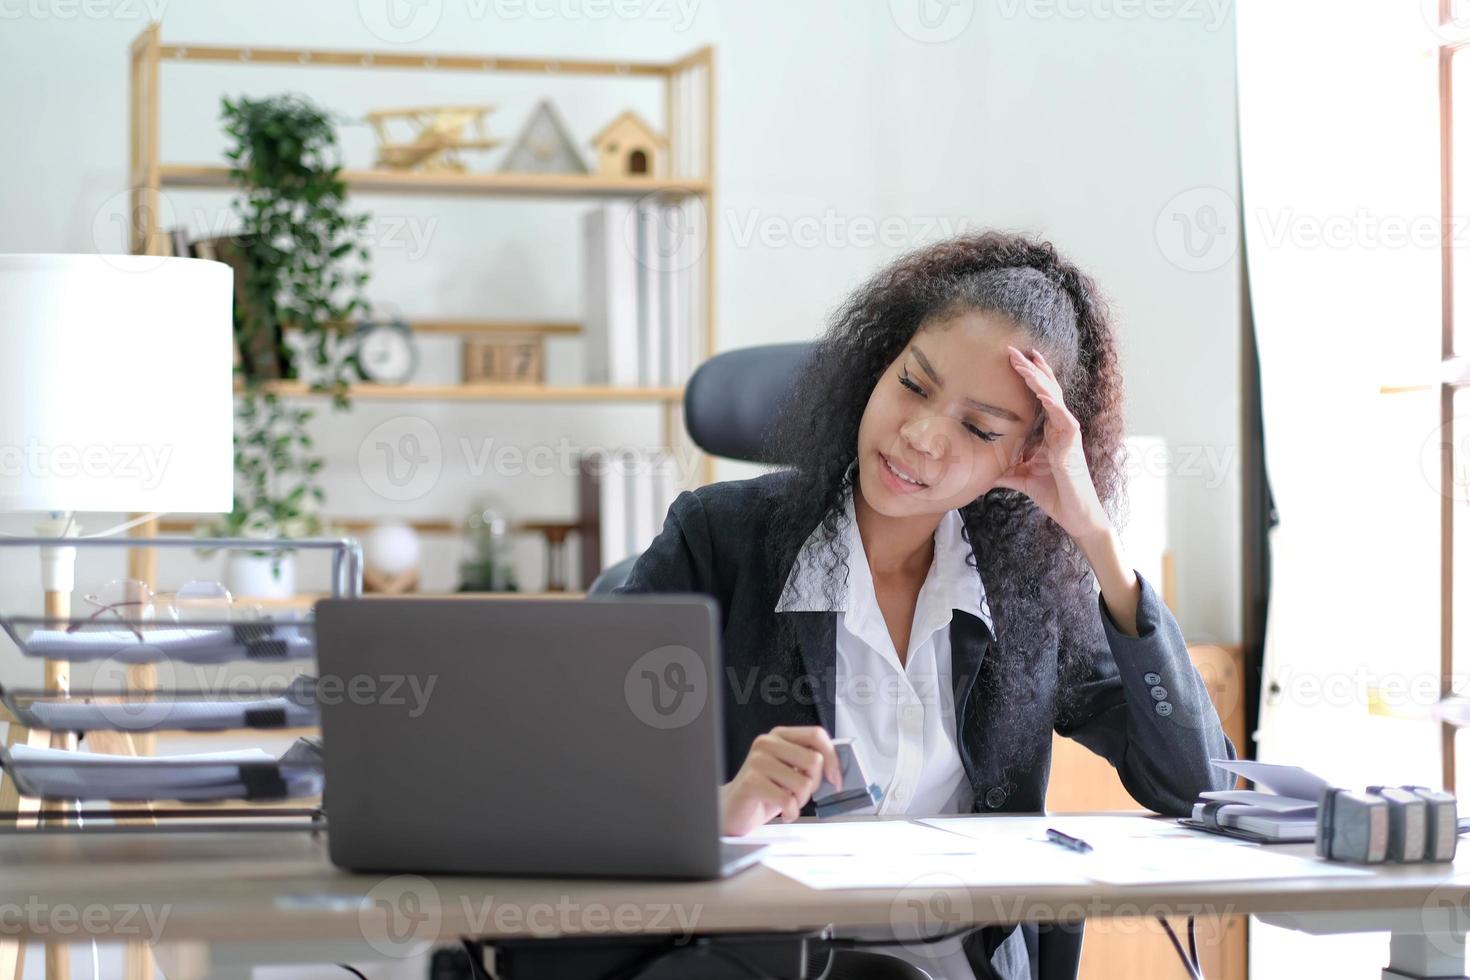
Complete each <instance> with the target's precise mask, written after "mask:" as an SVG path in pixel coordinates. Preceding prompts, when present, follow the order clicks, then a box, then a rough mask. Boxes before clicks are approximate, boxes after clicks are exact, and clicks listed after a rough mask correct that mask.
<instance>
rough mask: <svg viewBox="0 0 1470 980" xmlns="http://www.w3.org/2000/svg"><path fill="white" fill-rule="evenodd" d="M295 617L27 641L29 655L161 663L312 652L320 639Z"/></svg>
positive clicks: (42, 634) (53, 633)
mask: <svg viewBox="0 0 1470 980" xmlns="http://www.w3.org/2000/svg"><path fill="white" fill-rule="evenodd" d="M309 632H310V628H309V627H308V628H307V629H305V630H304V629H303V628H302V627H301V626H299V625H296V624H293V623H271V622H263V623H241V624H238V625H235V626H212V627H207V628H206V627H200V628H195V629H185V628H177V627H164V628H160V629H144V630H143V631H142V635H143V639H142V640H139V639H138V636H137V634H135V633H133V632H132V631H131V630H125V629H124V630H78V631H77V632H75V633H69V632H67V631H66V630H36V631H35V632H34V633H32V634H31V635H30V637H29V638H27V639H26V641H25V643H24V644H23V645H22V651H23V652H24V653H25V654H26V656H28V657H45V658H47V659H50V660H66V661H70V662H72V663H84V662H90V661H94V660H116V661H118V662H119V663H129V664H131V663H139V664H143V663H156V662H158V661H160V660H178V661H182V662H184V663H192V664H218V663H230V662H232V661H236V660H261V659H270V660H289V659H299V658H302V657H310V656H312V655H313V654H314V653H315V650H316V645H315V644H314V643H313V642H312V640H311V636H310V635H309Z"/></svg>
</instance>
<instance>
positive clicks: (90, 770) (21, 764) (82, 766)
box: [0, 738, 322, 803]
mask: <svg viewBox="0 0 1470 980" xmlns="http://www.w3.org/2000/svg"><path fill="white" fill-rule="evenodd" d="M0 764H3V766H4V768H5V770H6V771H7V772H8V773H9V774H10V775H11V776H13V777H14V779H15V784H16V788H17V789H19V790H20V792H21V795H23V796H27V797H34V798H37V799H42V800H72V801H75V800H106V801H128V800H136V801H155V802H156V801H170V800H176V801H181V802H191V803H204V802H220V801H226V800H249V801H268V800H291V799H301V798H305V797H312V796H319V795H320V794H321V791H322V765H321V743H320V742H319V741H318V740H316V739H312V738H299V739H297V740H296V742H295V744H293V745H292V746H291V747H290V748H289V749H287V750H286V751H285V752H284V753H283V754H281V755H280V756H272V755H271V754H270V753H268V752H266V751H265V750H263V749H245V750H240V751H233V752H204V753H198V754H194V755H178V756H164V757H160V758H152V757H143V758H140V757H137V756H128V755H110V754H105V753H97V752H71V751H65V750H59V749H46V748H32V747H30V746H26V745H17V746H14V747H12V748H11V749H9V750H8V751H7V750H4V749H0Z"/></svg>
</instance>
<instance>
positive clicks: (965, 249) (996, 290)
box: [767, 231, 1123, 715]
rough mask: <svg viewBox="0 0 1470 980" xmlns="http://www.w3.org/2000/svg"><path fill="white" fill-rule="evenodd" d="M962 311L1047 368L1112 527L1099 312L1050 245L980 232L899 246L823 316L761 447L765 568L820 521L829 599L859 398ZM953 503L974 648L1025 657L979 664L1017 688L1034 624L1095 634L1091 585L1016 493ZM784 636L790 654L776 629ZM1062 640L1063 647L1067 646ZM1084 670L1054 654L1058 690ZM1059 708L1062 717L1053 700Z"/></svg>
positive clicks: (1116, 483)
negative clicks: (772, 489)
mask: <svg viewBox="0 0 1470 980" xmlns="http://www.w3.org/2000/svg"><path fill="white" fill-rule="evenodd" d="M972 310H975V311H983V312H988V313H995V314H1000V315H1003V316H1005V317H1008V318H1009V319H1010V320H1012V321H1014V322H1015V323H1016V325H1018V326H1019V327H1020V328H1021V329H1022V330H1023V331H1025V333H1026V334H1027V335H1028V336H1029V337H1030V339H1031V342H1032V344H1033V345H1034V346H1035V347H1036V348H1038V349H1039V350H1040V351H1041V353H1042V354H1043V355H1044V356H1045V357H1046V359H1047V361H1048V362H1049V363H1050V364H1051V365H1052V367H1053V369H1054V370H1055V371H1056V373H1057V377H1058V380H1059V381H1060V382H1061V386H1062V392H1063V395H1064V398H1065V401H1066V405H1067V407H1068V409H1069V410H1070V411H1071V412H1072V414H1073V415H1074V416H1076V418H1077V420H1078V422H1079V423H1080V424H1081V430H1082V441H1083V447H1084V451H1085V453H1086V458H1087V465H1088V468H1089V470H1090V471H1091V474H1092V479H1093V482H1094V485H1095V486H1096V488H1097V493H1098V497H1099V499H1100V500H1101V501H1102V503H1103V506H1104V508H1105V510H1106V511H1107V513H1108V515H1109V517H1110V518H1111V519H1113V520H1114V521H1115V522H1116V520H1117V519H1118V515H1119V511H1120V510H1121V508H1122V507H1123V470H1122V459H1121V456H1120V452H1121V444H1122V436H1123V383H1122V377H1121V375H1120V373H1119V370H1118V352H1117V342H1116V338H1115V336H1114V332H1113V326H1112V323H1111V321H1110V319H1109V314H1108V311H1107V307H1106V305H1105V303H1104V302H1103V300H1102V298H1101V297H1100V296H1099V295H1098V290H1097V287H1096V286H1095V285H1094V283H1093V281H1092V280H1091V279H1089V278H1088V277H1087V276H1086V275H1084V274H1083V273H1082V272H1081V271H1079V270H1078V269H1077V268H1076V266H1074V265H1072V264H1071V263H1070V262H1068V261H1067V260H1066V259H1064V258H1062V257H1061V256H1059V255H1058V254H1057V252H1056V249H1055V248H1053V246H1052V245H1051V244H1050V243H1049V242H1044V241H1036V240H1033V239H1030V238H1027V237H1024V236H1022V235H1018V234H1009V233H1002V232H995V231H990V232H983V233H976V234H969V235H963V236H960V237H957V238H952V239H948V240H945V241H941V242H938V243H936V244H933V245H929V246H927V247H924V248H920V249H918V250H916V251H913V252H910V253H909V254H906V255H904V256H902V257H900V258H899V259H898V260H897V261H895V262H894V263H893V264H891V265H889V266H888V267H886V268H884V269H882V270H881V271H879V272H878V273H877V274H876V275H874V276H873V277H872V278H871V279H869V280H868V281H867V282H866V283H864V284H863V285H862V286H861V287H860V288H858V289H857V291H856V292H854V293H853V294H852V295H851V296H850V297H848V299H847V300H846V301H845V302H844V303H843V304H842V306H841V307H839V308H838V310H837V311H836V313H835V314H834V315H833V318H832V321H831V324H830V326H829V328H828V329H827V331H826V333H825V335H824V336H823V337H822V338H821V339H820V340H819V341H818V342H817V344H816V345H815V349H814V352H813V354H812V357H811V359H810V360H809V361H808V363H807V372H805V373H804V374H803V384H802V385H801V387H800V389H799V390H798V391H795V392H793V393H792V395H791V396H790V398H789V399H788V401H787V402H786V404H785V405H784V406H783V407H782V410H781V412H780V415H779V421H778V422H777V424H776V427H775V429H774V431H773V432H772V433H771V434H770V441H769V446H770V449H771V453H772V454H771V457H770V458H773V459H776V460H780V461H782V462H783V463H784V464H786V465H789V466H790V467H791V468H792V473H791V477H790V479H789V480H787V481H786V482H785V484H784V491H783V493H782V494H781V497H780V499H779V500H778V501H777V504H776V506H775V508H774V510H773V513H772V516H771V523H770V525H769V527H768V532H767V533H768V534H769V538H768V548H769V549H770V554H771V557H772V559H773V560H774V561H775V565H774V568H775V569H778V570H791V569H792V568H793V564H794V562H795V561H796V560H797V558H798V557H799V556H800V553H801V550H802V546H803V545H804V544H805V542H806V540H807V538H808V537H809V536H810V535H811V534H812V532H813V530H814V529H816V528H817V526H818V525H819V524H820V525H821V526H822V527H823V528H824V529H825V530H826V532H827V541H826V547H825V548H823V549H820V550H819V551H818V552H817V558H818V561H819V563H820V565H821V571H822V572H823V574H822V575H821V579H822V580H823V581H824V582H825V588H826V590H827V594H828V597H829V598H831V599H834V600H835V599H836V598H837V596H838V595H839V594H840V592H841V591H842V589H843V587H844V586H843V585H842V584H840V583H845V581H846V574H847V559H848V555H847V553H846V552H847V548H846V546H845V544H844V543H843V540H842V539H843V535H842V531H843V530H844V528H843V525H844V524H845V523H846V513H845V510H844V508H843V501H844V497H845V494H846V493H847V491H848V489H849V484H850V482H851V477H849V476H848V471H849V466H850V464H851V463H852V462H853V461H854V459H856V456H857V437H858V425H859V423H860V422H861V420H862V417H863V412H864V409H865V408H866V407H867V403H868V399H869V396H870V395H871V394H872V391H873V388H874V386H875V385H876V384H877V380H878V378H879V377H880V376H881V375H882V374H883V372H884V371H885V370H886V369H887V368H888V366H889V365H890V364H891V363H892V362H893V360H894V358H896V357H897V356H898V355H899V354H900V352H901V351H902V350H903V349H904V348H905V347H906V346H907V345H908V344H909V342H910V341H911V339H912V338H913V336H914V333H915V331H917V330H918V329H919V328H920V326H923V325H929V324H937V323H941V322H943V321H944V320H945V319H947V318H949V317H951V316H954V315H958V314H962V313H965V312H967V311H972ZM1040 424H1041V419H1040V418H1038V422H1037V426H1036V428H1034V429H1033V430H1032V432H1031V433H1030V436H1029V438H1031V439H1033V440H1034V439H1035V438H1038V437H1039V434H1040ZM853 472H854V473H855V472H856V471H855V470H854V471H853ZM960 514H961V516H962V518H963V520H964V532H965V538H966V540H967V541H968V542H969V543H970V546H971V549H972V550H971V558H970V564H971V566H972V567H974V568H975V569H976V571H977V572H978V573H979V575H980V577H981V580H982V582H983V583H984V587H985V592H986V596H987V599H988V600H989V604H990V612H991V616H992V618H993V620H994V623H995V631H996V638H995V639H996V642H995V645H994V647H993V648H992V650H991V652H990V653H988V654H987V657H990V656H999V657H1002V658H1004V659H1005V661H1007V662H1009V663H1010V664H1011V665H1012V666H1014V667H1021V668H1026V669H1020V670H1014V669H1001V670H998V671H991V672H987V673H989V674H990V675H991V676H993V677H1000V678H1009V680H1007V681H1005V683H1008V684H1016V685H1022V686H1023V687H1024V686H1025V685H1027V682H1028V680H1029V679H1031V678H1033V677H1034V675H1035V674H1036V670H1037V668H1038V667H1039V666H1041V665H1039V664H1036V663H1035V662H1034V661H1035V658H1034V657H1033V656H1031V655H1029V654H1028V650H1029V651H1034V650H1036V648H1037V646H1038V645H1039V644H1038V635H1037V631H1047V632H1050V633H1052V634H1053V636H1056V637H1058V638H1062V637H1066V636H1068V635H1071V636H1084V635H1087V634H1088V633H1089V632H1092V633H1096V631H1097V628H1098V624H1097V622H1096V621H1097V617H1098V612H1097V607H1096V604H1095V600H1093V601H1091V602H1086V601H1078V600H1079V598H1081V597H1086V596H1090V595H1091V594H1092V570H1091V568H1090V566H1089V565H1088V564H1087V561H1086V559H1085V558H1084V557H1083V556H1082V554H1081V553H1080V551H1079V549H1078V548H1077V546H1076V543H1075V542H1073V541H1072V539H1071V537H1070V536H1069V535H1068V534H1067V533H1066V532H1065V531H1063V530H1062V528H1061V527H1060V526H1059V525H1058V524H1056V523H1055V522H1054V521H1052V520H1051V519H1050V518H1048V517H1047V516H1046V515H1045V514H1044V513H1042V511H1041V510H1040V508H1038V507H1037V506H1036V505H1035V503H1034V502H1032V500H1031V499H1030V498H1029V497H1027V496H1025V495H1024V494H1021V493H1019V492H1017V491H1013V490H1008V489H1004V488H996V489H992V490H990V491H989V492H988V493H986V494H985V495H984V496H983V497H981V498H979V499H977V500H975V501H973V502H971V503H969V504H967V505H965V506H964V507H962V508H960ZM783 581H784V579H783ZM779 587H780V583H779V582H778V583H777V588H778V589H779ZM784 642H785V644H786V649H787V651H788V653H789V654H790V655H794V654H795V649H794V642H795V641H794V637H793V636H791V635H790V634H789V632H788V633H787V635H785V637H784ZM1062 650H1063V653H1064V654H1065V653H1066V652H1067V645H1066V644H1065V643H1064V644H1063V645H1062ZM1085 667H1086V665H1085V664H1081V663H1078V664H1068V663H1065V662H1064V663H1063V664H1061V665H1059V673H1060V675H1061V681H1062V683H1061V684H1060V685H1059V693H1062V694H1063V695H1065V691H1066V688H1067V687H1068V686H1069V685H1068V684H1067V683H1066V682H1067V680H1069V679H1071V678H1072V677H1073V676H1074V675H1075V674H1076V673H1077V672H1080V671H1081V670H1083V669H1085ZM1023 687H1018V688H1017V689H1014V690H1011V691H1004V692H997V693H998V694H999V695H1000V697H998V698H997V699H996V702H993V703H999V704H1001V705H1007V706H1010V707H1012V708H1013V709H1014V710H1018V711H1019V710H1024V708H1025V706H1026V705H1027V704H1029V703H1031V700H1032V699H1030V698H1027V697H1025V696H1024V694H1025V691H1024V689H1023ZM1011 695H1015V696H1011ZM1056 710H1057V711H1058V712H1060V713H1061V714H1062V715H1064V712H1065V705H1064V704H1063V705H1058V706H1056Z"/></svg>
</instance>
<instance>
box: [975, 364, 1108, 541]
mask: <svg viewBox="0 0 1470 980" xmlns="http://www.w3.org/2000/svg"><path fill="white" fill-rule="evenodd" d="M1006 350H1008V351H1009V352H1010V357H1011V365H1012V367H1014V368H1015V369H1016V373H1018V374H1020V375H1021V378H1022V379H1023V380H1024V381H1025V382H1026V385H1027V387H1029V388H1030V389H1031V391H1032V392H1033V393H1034V394H1035V395H1036V397H1037V399H1038V400H1039V401H1040V402H1041V411H1042V414H1043V415H1044V416H1045V420H1044V422H1043V428H1042V434H1041V440H1042V444H1041V445H1040V446H1038V447H1036V449H1034V450H1033V451H1032V452H1031V454H1030V456H1028V457H1025V458H1022V459H1019V460H1017V461H1016V463H1015V465H1014V466H1012V467H1011V469H1010V470H1008V471H1007V472H1006V474H1005V475H1004V476H1002V477H1000V478H999V479H998V480H996V481H995V485H996V486H998V487H1005V488H1007V489H1010V490H1018V491H1020V492H1021V493H1024V494H1025V495H1026V496H1028V497H1030V498H1031V499H1032V500H1034V501H1035V502H1036V506H1038V507H1040V508H1041V510H1042V513H1044V514H1046V516H1048V517H1050V518H1051V519H1052V520H1054V521H1056V522H1057V523H1058V524H1060V525H1061V526H1062V530H1064V531H1066V532H1067V533H1068V534H1070V535H1071V536H1072V537H1073V538H1075V539H1077V540H1079V541H1080V540H1083V539H1085V538H1089V537H1091V536H1093V535H1095V534H1097V533H1100V532H1103V531H1105V530H1106V529H1107V528H1108V527H1109V526H1110V523H1109V521H1108V517H1107V513H1106V512H1105V511H1104V510H1103V506H1102V502H1101V501H1100V500H1099V499H1098V496H1097V488H1096V487H1094V486H1093V484H1092V474H1091V473H1090V472H1089V471H1088V469H1087V456H1086V454H1085V453H1084V452H1083V451H1082V427H1081V425H1080V424H1079V423H1078V421H1077V419H1076V417H1075V416H1073V415H1072V413H1071V412H1070V411H1068V410H1067V406H1066V404H1065V403H1064V402H1063V400H1062V386H1061V383H1060V382H1058V381H1057V376H1056V374H1055V373H1054V372H1053V371H1052V369H1051V365H1050V364H1048V363H1046V358H1044V357H1042V356H1041V352H1040V351H1038V350H1036V349H1034V348H1033V349H1032V351H1031V356H1030V357H1027V355H1025V354H1023V353H1021V352H1020V351H1019V350H1017V349H1016V348H1014V347H1007V348H1006Z"/></svg>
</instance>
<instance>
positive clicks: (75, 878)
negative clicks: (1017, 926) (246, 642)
mask: <svg viewBox="0 0 1470 980" xmlns="http://www.w3.org/2000/svg"><path fill="white" fill-rule="evenodd" d="M975 819H978V820H1031V821H1034V822H1037V823H1041V822H1044V821H1045V820H1046V819H1047V818H1038V817H977V818H975ZM1282 850H1283V851H1284V852H1285V853H1309V852H1310V848H1308V847H1306V846H1305V845H1288V846H1285V847H1283V848H1282ZM954 891H955V893H954V894H952V895H950V896H949V897H950V898H951V899H955V900H954V901H949V902H947V903H945V907H946V908H947V909H950V910H955V911H954V912H953V914H954V915H955V916H956V919H955V921H954V922H952V923H945V925H946V926H958V925H964V924H968V923H974V924H988V923H1000V922H1008V921H1020V920H1044V919H1049V918H1053V917H1055V916H1056V915H1058V914H1061V915H1064V916H1066V917H1075V916H1076V915H1077V914H1085V915H1088V916H1108V915H1135V916H1136V915H1139V914H1147V915H1153V914H1156V913H1163V912H1169V913H1176V914H1190V913H1206V914H1209V913H1214V914H1222V913H1228V914H1243V913H1249V914H1253V915H1257V916H1259V917H1261V918H1262V919H1263V920H1265V921H1268V922H1271V923H1272V924H1276V925H1284V926H1287V927H1290V928H1296V929H1302V930H1305V931H1307V932H1312V933H1329V932H1359V931H1380V930H1389V931H1391V932H1392V933H1393V939H1392V943H1391V945H1390V950H1389V951H1388V954H1389V966H1390V967H1391V969H1392V971H1396V972H1390V970H1389V969H1385V971H1384V973H1383V977H1384V978H1390V977H1393V978H1397V977H1444V976H1450V977H1462V976H1463V975H1464V971H1465V934H1466V928H1467V925H1470V913H1467V911H1466V909H1467V908H1470V850H1467V851H1465V852H1463V853H1462V856H1461V858H1460V859H1459V860H1458V861H1457V862H1456V863H1455V864H1453V865H1444V864H1441V865H1434V864H1419V865H1406V866H1383V867H1380V868H1377V869H1374V871H1373V873H1372V874H1370V875H1363V876H1352V877H1332V878H1321V879H1297V880H1289V881H1272V882H1229V883H1213V884H1162V883H1160V884H1135V885H1101V884H1090V885H1085V886H1082V885H1070V886H1066V887H1061V886H1046V887H1017V886H1004V887H987V888H972V889H968V890H964V889H960V890H954ZM900 897H901V893H899V892H895V891H894V890H891V889H854V890H840V891H814V890H811V889H809V888H807V887H805V886H803V885H801V884H798V883H797V882H795V881H792V880H790V879H788V878H785V877H783V876H782V875H779V874H777V873H776V872H774V871H771V870H769V869H767V868H765V867H757V868H754V869H752V870H749V871H746V872H744V873H742V874H740V875H737V876H736V877H734V878H731V879H728V880H724V881H713V882H674V883H660V882H644V881H606V880H599V881H589V880H577V879H528V878H521V879H515V878H482V877H436V878H433V879H427V878H420V877H418V876H414V875H399V876H372V875H350V874H346V873H344V872H341V871H338V870H337V869H335V868H334V867H332V865H331V864H330V863H329V861H328V859H327V851H326V842H325V839H324V838H322V837H320V836H308V835H306V834H293V833H280V832H277V833H270V832H210V833H173V834H154V833H136V834H127V833H119V834H70V835H65V834H59V833H44V832H32V833H14V834H8V835H3V836H0V931H3V932H5V933H7V934H10V935H19V936H20V937H22V938H24V939H25V940H27V941H42V940H47V939H49V940H53V941H56V940H60V941H69V942H85V941H87V940H89V939H94V938H95V939H99V940H105V941H147V942H150V943H159V942H163V943H168V944H178V943H182V944H184V946H183V947H182V948H183V949H186V950H192V952H193V953H194V954H195V956H194V957H193V959H194V961H195V962H196V966H194V967H192V968H180V969H179V970H178V971H177V972H176V973H174V974H171V976H172V977H173V980H183V978H184V976H186V975H194V976H206V975H207V976H211V977H221V976H247V975H248V967H249V965H251V964H255V963H268V962H308V961H334V960H335V961H349V962H351V961H357V962H366V961H372V960H381V959H383V958H385V957H388V958H391V957H394V956H409V955H417V954H419V953H421V952H422V951H424V950H425V949H427V948H428V947H429V946H430V945H432V944H437V943H439V942H446V943H448V942H454V941H455V940H456V939H458V938H459V937H461V936H465V935H479V936H486V937H491V936H498V937H504V938H508V937H511V936H536V937H551V936H558V935H588V934H604V935H606V934H627V933H662V934H679V933H681V932H687V931H697V932H701V933H705V932H724V931H737V932H755V931H771V932H784V931H791V930H806V929H816V928H820V927H823V926H826V925H829V924H831V925H835V926H837V927H838V928H839V930H840V931H842V932H847V933H856V934H882V933H885V932H886V933H891V932H892V930H893V927H894V922H895V915H894V905H895V902H896V901H897V900H899V899H900ZM910 897H911V896H910ZM206 946H207V948H208V951H209V956H210V958H211V959H212V965H210V966H209V967H208V969H207V971H206V970H205V969H204V968H203V967H201V966H198V965H197V963H198V962H199V955H200V954H202V953H203V952H204V950H205V949H206ZM184 959H188V957H184Z"/></svg>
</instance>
